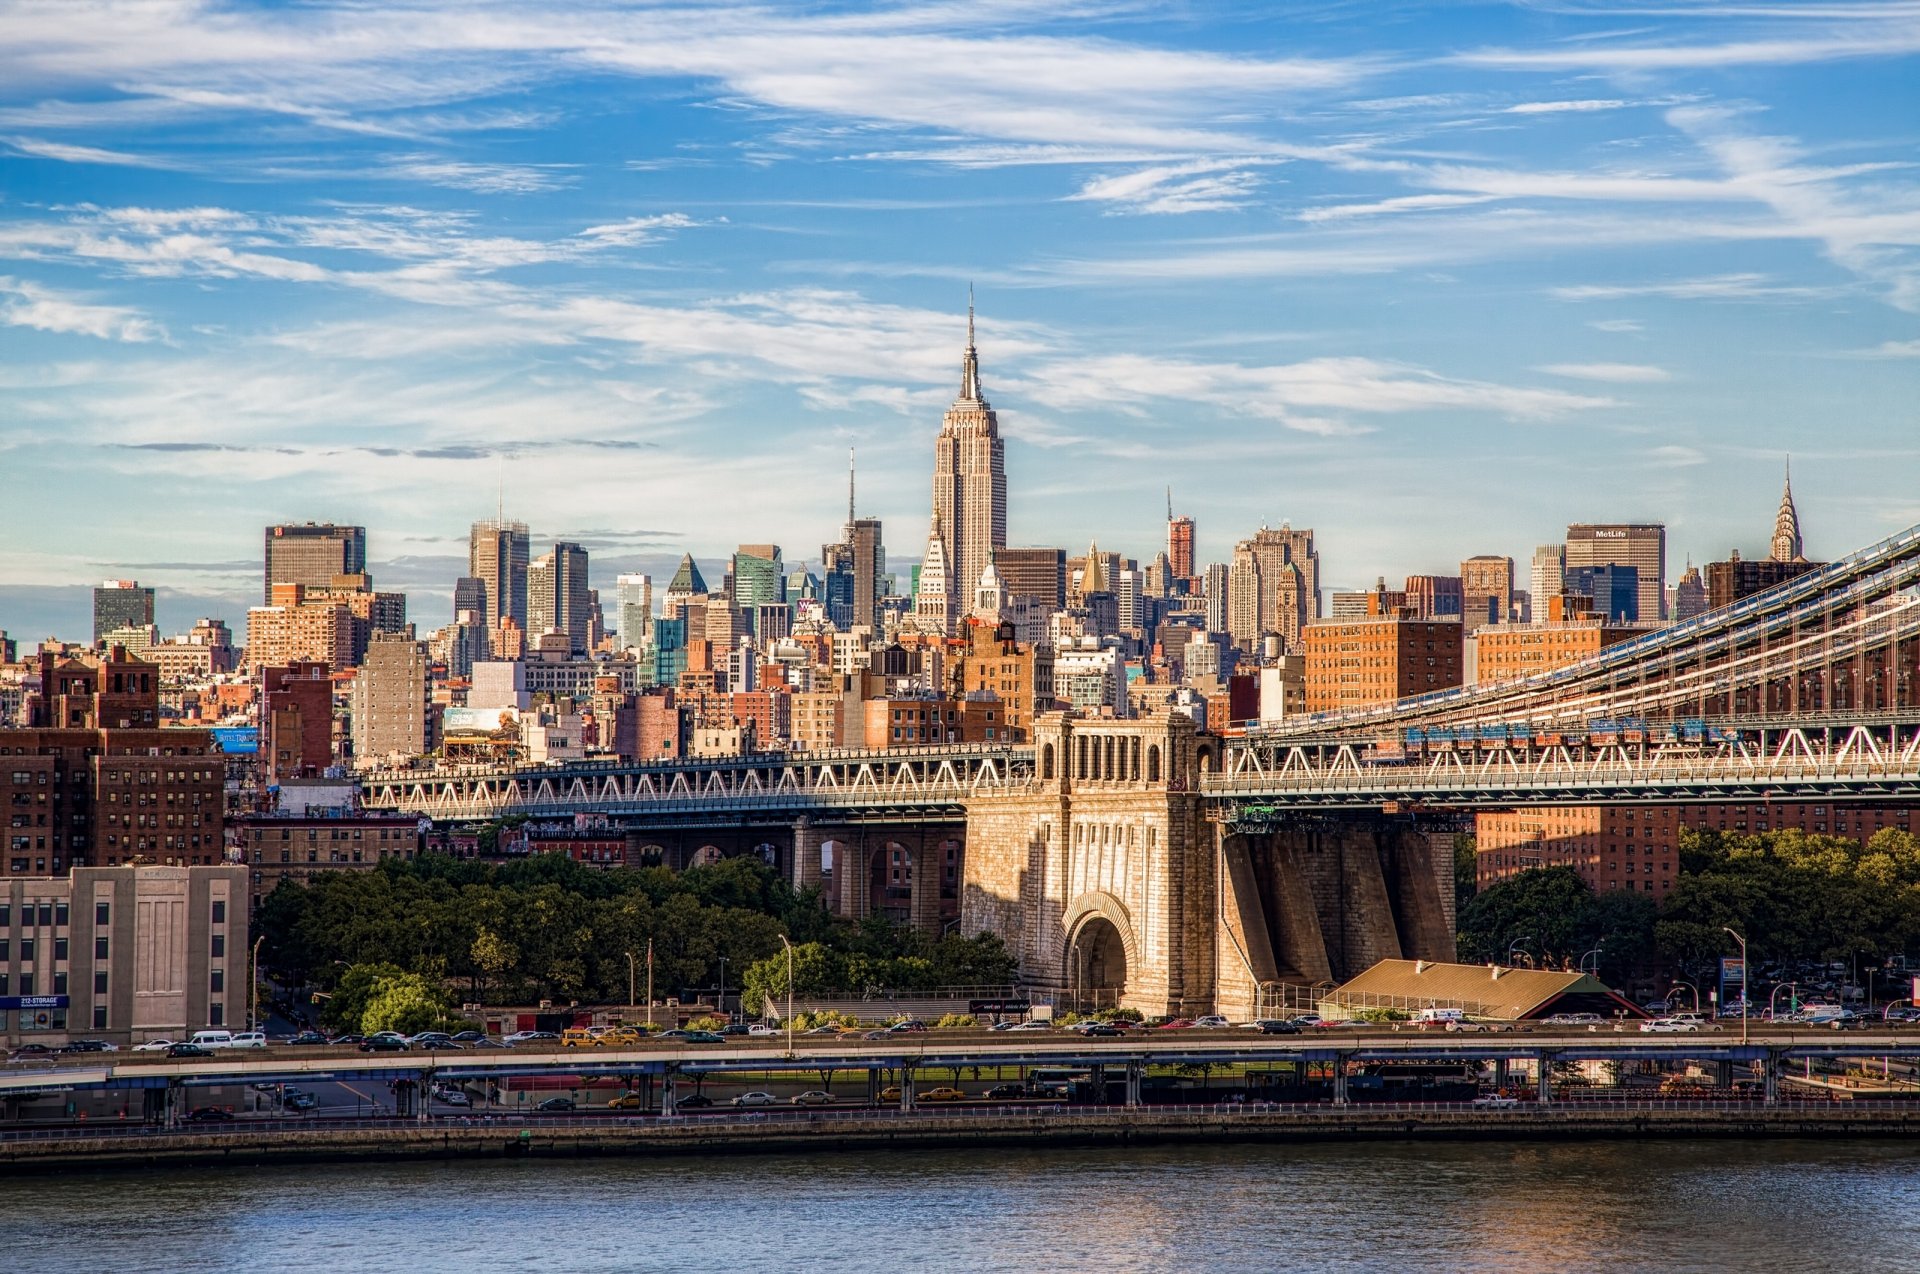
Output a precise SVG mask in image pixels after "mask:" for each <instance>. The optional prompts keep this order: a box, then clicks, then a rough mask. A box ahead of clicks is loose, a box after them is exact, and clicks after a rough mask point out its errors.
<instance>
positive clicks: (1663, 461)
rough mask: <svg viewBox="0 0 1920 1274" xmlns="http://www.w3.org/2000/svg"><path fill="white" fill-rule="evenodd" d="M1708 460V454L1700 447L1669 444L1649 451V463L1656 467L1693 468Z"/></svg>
mask: <svg viewBox="0 0 1920 1274" xmlns="http://www.w3.org/2000/svg"><path fill="white" fill-rule="evenodd" d="M1706 462H1707V454H1706V453H1705V452H1704V451H1701V450H1700V449H1699V448H1698V447H1682V446H1678V445H1668V446H1664V447H1655V448H1654V449H1653V450H1651V451H1649V452H1648V453H1647V463H1648V464H1649V465H1651V466H1652V467H1654V468H1656V469H1691V468H1693V467H1694V466H1695V465H1703V464H1705V463H1706Z"/></svg>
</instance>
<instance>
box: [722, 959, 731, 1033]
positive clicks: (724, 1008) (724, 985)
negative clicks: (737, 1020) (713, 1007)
mask: <svg viewBox="0 0 1920 1274" xmlns="http://www.w3.org/2000/svg"><path fill="white" fill-rule="evenodd" d="M719 1008H720V1015H721V1016H722V1017H724V1018H726V1019H727V1021H729V1022H731V1021H733V1014H731V1013H729V1012H727V958H726V957H725V956H721V957H720V1005H719Z"/></svg>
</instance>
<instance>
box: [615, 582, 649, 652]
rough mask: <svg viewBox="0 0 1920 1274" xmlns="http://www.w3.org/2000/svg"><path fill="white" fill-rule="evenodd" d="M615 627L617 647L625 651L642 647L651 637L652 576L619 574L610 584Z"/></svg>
mask: <svg viewBox="0 0 1920 1274" xmlns="http://www.w3.org/2000/svg"><path fill="white" fill-rule="evenodd" d="M613 595H614V618H615V621H616V622H615V627H616V628H618V629H619V630H620V644H621V646H623V647H626V648H628V649H633V648H637V647H639V646H644V645H645V644H646V641H647V638H649V637H651V636H652V635H653V576H651V575H620V576H616V577H615V578H614V581H613Z"/></svg>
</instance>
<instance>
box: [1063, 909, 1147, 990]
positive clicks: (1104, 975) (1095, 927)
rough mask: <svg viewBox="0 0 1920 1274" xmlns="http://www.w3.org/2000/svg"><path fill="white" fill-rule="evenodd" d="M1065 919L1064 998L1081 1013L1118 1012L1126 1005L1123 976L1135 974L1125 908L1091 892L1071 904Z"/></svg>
mask: <svg viewBox="0 0 1920 1274" xmlns="http://www.w3.org/2000/svg"><path fill="white" fill-rule="evenodd" d="M1067 916H1068V919H1067V925H1066V930H1067V959H1066V966H1067V984H1068V989H1069V991H1070V993H1071V994H1072V996H1073V998H1074V999H1075V1001H1076V1002H1077V1003H1078V1005H1079V1007H1080V1008H1082V1009H1110V1008H1117V1007H1119V1006H1120V1005H1121V1004H1123V1003H1124V1002H1125V1000H1126V996H1127V990H1128V983H1127V980H1128V978H1129V976H1130V975H1131V974H1132V973H1133V971H1134V970H1136V969H1138V968H1139V953H1138V949H1137V947H1136V944H1135V942H1134V938H1133V920H1132V917H1130V916H1129V915H1128V914H1127V908H1126V905H1125V904H1124V903H1122V902H1121V901H1120V900H1119V899H1118V898H1115V897H1114V896H1113V895H1112V894H1110V893H1107V892H1106V891H1105V890H1095V891H1093V892H1091V893H1085V894H1082V895H1080V897H1078V898H1076V899H1075V900H1074V902H1073V905H1072V906H1071V907H1070V908H1068V911H1067Z"/></svg>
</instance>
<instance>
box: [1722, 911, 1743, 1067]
mask: <svg viewBox="0 0 1920 1274" xmlns="http://www.w3.org/2000/svg"><path fill="white" fill-rule="evenodd" d="M1720 927H1721V928H1722V929H1726V931H1727V936H1728V937H1730V938H1732V939H1733V940H1734V941H1735V942H1737V943H1739V944H1740V1042H1741V1043H1742V1044H1745V1043H1746V1042H1747V940H1746V939H1745V938H1743V937H1741V936H1740V935H1739V934H1737V933H1735V932H1734V931H1733V930H1732V929H1731V928H1728V926H1726V925H1721V926H1720Z"/></svg>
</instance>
